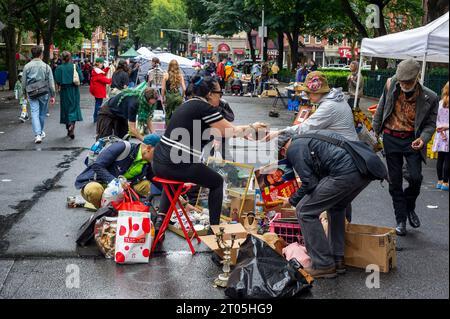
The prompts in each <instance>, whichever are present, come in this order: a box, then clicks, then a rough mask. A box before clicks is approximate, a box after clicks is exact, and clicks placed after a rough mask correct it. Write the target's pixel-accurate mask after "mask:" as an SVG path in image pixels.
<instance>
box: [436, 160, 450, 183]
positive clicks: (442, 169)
mask: <svg viewBox="0 0 450 319" xmlns="http://www.w3.org/2000/svg"><path fill="white" fill-rule="evenodd" d="M449 158H450V156H449V153H448V152H438V159H437V165H436V169H437V176H438V180H440V181H444V183H448V166H449Z"/></svg>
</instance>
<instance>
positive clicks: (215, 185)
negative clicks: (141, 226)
mask: <svg viewBox="0 0 450 319" xmlns="http://www.w3.org/2000/svg"><path fill="white" fill-rule="evenodd" d="M152 167H153V173H154V174H155V176H157V177H161V178H166V179H171V180H176V181H181V182H189V183H195V184H197V185H199V186H202V187H205V188H209V197H208V207H209V222H210V224H211V225H219V223H220V213H221V211H222V201H223V178H222V176H220V174H219V173H217V172H215V171H213V170H212V169H211V168H209V167H207V166H206V165H205V164H177V165H166V164H161V163H159V162H157V161H154V162H153V165H152ZM173 195H174V194H171V196H173ZM169 208H170V201H169V199H168V197H167V195H166V194H165V192H163V194H162V196H161V204H160V207H159V211H160V212H161V213H163V214H166V213H167V211H168V210H169Z"/></svg>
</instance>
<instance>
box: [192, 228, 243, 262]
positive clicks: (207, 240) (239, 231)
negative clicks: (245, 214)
mask: <svg viewBox="0 0 450 319" xmlns="http://www.w3.org/2000/svg"><path fill="white" fill-rule="evenodd" d="M220 227H223V228H225V229H224V233H225V235H224V240H225V241H226V242H227V244H228V245H230V244H231V234H236V240H235V242H234V246H233V248H232V250H231V264H232V265H236V261H237V256H238V252H239V247H240V246H241V244H242V243H243V242H244V241H245V240H246V239H247V235H248V232H247V231H246V230H245V228H244V226H242V225H241V224H222V225H212V226H211V229H212V231H213V233H214V234H216V233H218V232H220ZM200 238H201V240H202V242H203V243H204V244H205V245H206V246H208V247H209V248H210V249H211V250H213V251H214V252H215V253H216V254H217V255H219V256H220V258H223V250H222V249H220V248H219V246H218V245H217V241H216V236H215V235H208V236H201V237H200Z"/></svg>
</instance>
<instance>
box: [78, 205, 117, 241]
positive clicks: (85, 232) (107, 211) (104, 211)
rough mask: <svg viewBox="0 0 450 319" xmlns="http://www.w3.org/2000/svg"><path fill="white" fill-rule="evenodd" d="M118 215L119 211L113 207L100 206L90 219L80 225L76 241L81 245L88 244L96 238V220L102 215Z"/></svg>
mask: <svg viewBox="0 0 450 319" xmlns="http://www.w3.org/2000/svg"><path fill="white" fill-rule="evenodd" d="M104 216H106V217H117V216H118V212H117V210H115V209H114V208H113V207H111V206H108V207H103V208H99V209H98V210H97V212H95V213H94V214H92V215H91V217H89V219H88V220H86V221H85V222H84V223H83V225H81V226H80V228H79V229H78V233H77V240H76V243H77V244H78V245H79V246H86V245H88V244H89V242H90V241H91V240H92V239H93V238H94V227H95V222H96V221H97V220H99V219H100V218H102V217H104Z"/></svg>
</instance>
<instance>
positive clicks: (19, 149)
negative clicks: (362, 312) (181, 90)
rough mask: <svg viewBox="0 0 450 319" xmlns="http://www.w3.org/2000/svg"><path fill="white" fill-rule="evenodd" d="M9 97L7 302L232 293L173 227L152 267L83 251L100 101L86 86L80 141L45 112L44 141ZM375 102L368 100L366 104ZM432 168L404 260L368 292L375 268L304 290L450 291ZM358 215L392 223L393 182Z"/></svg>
mask: <svg viewBox="0 0 450 319" xmlns="http://www.w3.org/2000/svg"><path fill="white" fill-rule="evenodd" d="M8 96H11V95H10V94H8V93H4V92H0V299H1V298H6V299H10V298H13V299H14V298H179V299H190V298H214V299H216V298H219V299H220V298H224V297H225V295H224V292H223V290H220V289H217V288H213V286H212V282H213V280H214V278H215V277H216V276H217V275H218V274H219V273H220V268H219V267H218V266H216V265H215V264H214V262H213V261H212V260H211V256H212V252H211V251H210V250H209V249H208V248H207V247H206V246H204V245H200V246H198V247H197V248H196V249H197V251H198V254H197V255H196V256H191V254H190V251H189V250H188V246H187V244H186V242H185V241H184V240H183V239H181V238H180V237H177V236H176V235H174V234H172V233H170V232H168V233H167V236H166V240H165V242H164V244H163V245H162V246H161V248H160V251H159V252H158V254H157V255H156V256H155V257H154V258H152V259H151V260H150V263H149V264H145V265H129V266H117V265H116V264H115V263H114V261H112V260H105V259H104V258H103V257H102V256H101V255H100V253H99V252H98V250H97V249H96V248H95V247H90V248H85V249H78V248H77V247H76V245H75V236H76V231H77V229H78V227H79V226H80V225H81V224H82V223H83V222H84V221H85V220H86V219H87V218H88V217H89V216H90V212H88V211H86V210H85V209H68V208H67V207H66V197H67V196H70V195H78V192H77V190H76V189H75V188H74V186H73V183H74V180H75V177H76V176H77V175H78V174H79V173H80V172H81V171H82V169H83V166H84V164H83V159H84V157H85V156H86V154H87V151H86V150H87V148H88V147H90V145H91V144H92V143H93V141H94V135H95V126H94V124H93V123H92V109H93V104H94V101H93V98H91V96H90V95H89V93H88V88H87V87H83V88H82V99H81V102H82V111H83V116H84V122H81V123H77V127H76V131H75V134H76V138H75V140H73V141H72V140H70V139H68V138H67V137H66V136H65V135H66V131H65V127H64V126H63V125H61V124H59V103H58V102H57V103H56V104H55V106H54V107H51V108H50V117H48V118H47V123H46V129H45V131H46V134H47V138H46V139H45V140H44V142H43V143H42V144H40V145H36V144H34V142H33V133H32V129H31V123H30V122H27V123H25V124H21V123H19V121H18V119H17V117H18V115H19V107H18V106H16V103H15V101H13V100H8V99H7V97H8ZM226 98H227V99H228V100H229V102H230V104H231V106H232V108H233V110H234V111H235V114H236V123H237V124H246V123H251V122H255V121H263V122H268V123H270V124H271V125H272V126H273V127H285V126H287V125H289V124H290V123H291V122H292V121H293V116H294V115H293V113H292V112H288V111H286V110H285V109H282V110H281V114H280V117H279V118H269V117H268V112H269V109H270V106H271V104H272V102H273V99H267V98H266V99H258V98H250V97H226ZM374 103H376V102H374V101H369V100H367V101H366V100H365V101H363V105H364V106H365V107H367V106H368V105H371V104H374ZM279 105H280V106H281V104H279ZM280 109H281V108H280ZM434 166H435V161H434V160H431V161H429V162H428V165H427V166H425V167H424V170H423V173H424V182H423V186H422V191H421V195H420V197H419V200H418V205H417V206H418V207H417V213H418V214H419V216H420V218H421V221H422V227H421V228H419V229H417V230H411V229H408V230H409V233H408V236H407V237H404V238H398V241H397V246H398V247H399V251H398V253H397V260H398V262H397V263H398V267H397V269H395V270H393V271H391V272H390V273H388V274H381V278H380V288H378V289H368V288H367V287H366V284H365V283H366V278H367V275H368V274H366V273H365V272H364V270H361V269H349V270H348V272H347V274H345V275H343V276H340V277H339V278H337V279H335V280H317V281H316V282H315V284H314V287H313V288H312V289H311V291H310V292H308V293H306V294H304V295H302V296H301V297H302V298H324V299H329V298H330V299H346V298H383V299H396V298H400V299H403V298H407V299H409V298H418V299H428V298H449V252H448V247H449V201H448V194H449V193H448V192H442V191H440V190H436V189H434V184H435V179H436V176H435V169H434ZM430 205H431V206H437V208H428V207H427V206H430ZM353 216H354V217H353V222H354V223H358V224H372V225H378V226H389V227H391V226H393V225H394V214H393V212H392V203H391V199H390V196H389V194H388V189H387V185H384V188H383V187H382V186H380V184H379V183H377V182H373V183H372V184H371V185H370V186H369V187H368V188H367V189H366V190H364V191H363V193H361V194H360V196H358V198H357V199H356V200H355V201H354V203H353ZM73 269H78V270H79V274H80V286H79V288H68V287H67V286H66V279H67V278H68V275H69V274H70V273H72V271H73Z"/></svg>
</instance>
